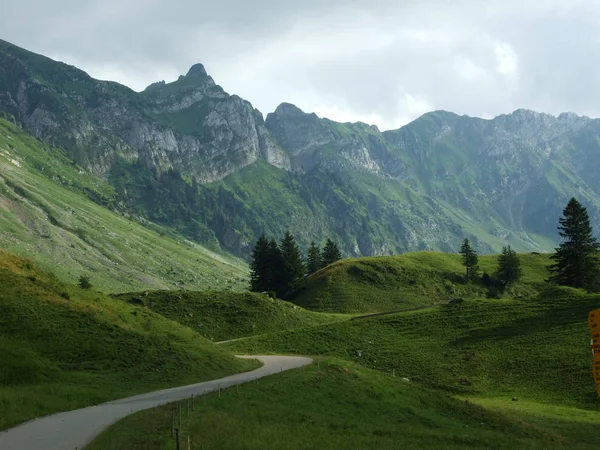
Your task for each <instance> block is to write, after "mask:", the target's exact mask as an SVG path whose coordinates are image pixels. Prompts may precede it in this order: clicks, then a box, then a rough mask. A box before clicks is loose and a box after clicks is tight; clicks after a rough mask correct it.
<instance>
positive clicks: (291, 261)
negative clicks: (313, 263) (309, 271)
mask: <svg viewBox="0 0 600 450" xmlns="http://www.w3.org/2000/svg"><path fill="white" fill-rule="evenodd" d="M279 248H280V250H281V260H282V266H281V269H282V270H281V279H280V281H281V286H280V288H281V292H282V294H284V295H285V294H287V293H290V292H292V291H294V290H295V289H297V288H298V286H299V285H300V282H302V280H303V279H304V275H305V274H306V267H305V266H304V261H302V254H301V253H300V249H299V248H298V245H296V240H295V239H294V236H293V235H292V233H290V232H289V231H287V232H286V233H285V236H284V237H283V239H282V240H281V244H280V246H279Z"/></svg>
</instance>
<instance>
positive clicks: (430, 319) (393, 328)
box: [224, 288, 600, 410]
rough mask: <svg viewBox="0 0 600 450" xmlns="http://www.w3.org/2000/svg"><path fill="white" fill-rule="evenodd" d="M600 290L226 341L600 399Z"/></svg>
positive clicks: (561, 399) (492, 386)
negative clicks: (596, 323)
mask: <svg viewBox="0 0 600 450" xmlns="http://www.w3.org/2000/svg"><path fill="white" fill-rule="evenodd" d="M599 304H600V296H598V295H587V294H585V293H583V292H580V291H577V290H573V289H568V288H554V289H551V290H548V291H545V292H543V293H542V294H541V295H540V296H539V297H533V298H527V299H501V300H467V301H466V302H465V304H464V305H463V306H462V307H461V308H458V307H454V306H436V307H433V308H430V309H425V310H421V311H414V312H407V313H401V314H396V315H391V316H384V317H380V318H370V319H357V320H352V321H346V322H341V323H335V324H332V325H326V326H320V327H315V328H312V329H307V330H295V331H284V332H279V333H271V334H268V335H263V336H256V337H251V338H248V339H243V340H240V341H236V342H231V343H226V344H224V345H225V346H226V347H228V348H230V349H232V350H235V351H238V352H250V353H254V354H257V353H278V354H286V353H290V354H311V355H327V356H338V357H342V358H345V359H349V360H353V361H355V362H357V363H360V364H362V365H364V366H366V367H370V368H374V369H379V370H382V371H385V372H391V371H392V370H395V371H396V374H397V375H398V376H401V377H408V378H410V379H411V380H414V381H416V382H418V383H421V384H423V385H426V386H429V387H433V388H437V389H440V390H443V391H447V392H452V393H460V394H463V395H466V394H470V395H473V396H479V397H486V398H491V397H512V396H517V397H519V398H523V399H525V400H531V401H543V402H550V403H556V404H561V405H572V406H577V407H585V408H592V409H595V410H597V409H599V408H600V403H599V402H598V400H597V399H596V394H595V386H594V382H593V379H592V371H591V363H592V358H591V353H590V347H589V343H590V332H589V330H588V328H587V316H588V313H589V311H590V310H592V309H595V308H597V307H598V305H599Z"/></svg>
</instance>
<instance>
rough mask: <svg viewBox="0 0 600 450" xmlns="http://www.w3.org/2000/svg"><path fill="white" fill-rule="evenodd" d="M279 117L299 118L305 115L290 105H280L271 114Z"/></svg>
mask: <svg viewBox="0 0 600 450" xmlns="http://www.w3.org/2000/svg"><path fill="white" fill-rule="evenodd" d="M272 114H274V115H276V116H281V117H300V116H304V115H306V113H305V112H304V111H302V110H301V109H300V108H298V107H297V106H296V105H292V104H291V103H282V104H280V105H279V106H278V107H277V109H275V111H274V112H273V113H272Z"/></svg>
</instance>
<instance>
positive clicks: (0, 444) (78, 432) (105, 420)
mask: <svg viewBox="0 0 600 450" xmlns="http://www.w3.org/2000/svg"><path fill="white" fill-rule="evenodd" d="M240 358H247V359H258V360H259V361H261V362H262V363H263V366H262V367H260V368H259V369H256V370H253V371H252V372H244V373H239V374H237V375H231V376H229V377H225V378H220V379H218V380H212V381H205V382H203V383H197V384H191V385H188V386H181V387H177V388H171V389H164V390H161V391H155V392H150V393H147V394H142V395H136V396H134V397H128V398H124V399H121V400H115V401H112V402H107V403H102V404H100V405H97V406H90V407H87V408H82V409H76V410H74V411H68V412H62V413H58V414H53V415H51V416H46V417H42V418H40V419H36V420H32V421H30V422H26V423H24V424H22V425H19V426H17V427H15V428H11V429H10V430H7V431H2V432H0V449H2V450H75V449H83V447H85V446H86V445H87V444H89V443H90V442H91V441H92V440H93V439H94V438H95V437H96V436H98V434H100V433H101V432H102V431H103V430H104V429H105V428H107V427H108V426H109V425H112V424H113V423H115V422H117V421H118V420H120V419H122V418H123V417H126V416H128V415H130V414H132V413H134V412H137V411H141V410H144V409H149V408H154V407H155V406H160V405H164V404H166V403H171V402H174V401H177V400H182V399H185V398H189V397H190V396H191V395H192V394H193V395H202V394H206V393H209V392H214V391H217V390H218V389H219V387H221V388H226V387H228V386H234V385H236V384H242V383H246V382H248V381H253V380H256V379H257V378H261V377H265V376H267V375H272V374H275V373H279V372H282V371H284V370H290V369H296V368H299V367H302V366H306V365H308V364H311V363H312V359H310V358H304V357H300V356H240Z"/></svg>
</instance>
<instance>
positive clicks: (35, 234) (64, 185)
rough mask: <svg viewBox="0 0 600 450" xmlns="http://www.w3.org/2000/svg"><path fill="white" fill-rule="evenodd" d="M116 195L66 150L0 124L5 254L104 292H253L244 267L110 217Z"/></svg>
mask: <svg viewBox="0 0 600 450" xmlns="http://www.w3.org/2000/svg"><path fill="white" fill-rule="evenodd" d="M115 195H116V194H115V191H114V189H113V188H112V187H111V186H109V185H108V184H107V183H104V182H103V181H102V180H100V179H99V178H97V177H95V176H94V175H91V174H90V173H89V172H86V171H85V170H84V169H83V168H81V167H79V166H77V165H75V164H73V162H72V161H70V160H69V159H68V158H67V157H66V155H65V154H64V153H63V152H62V151H61V150H59V149H56V148H52V147H49V146H46V145H44V144H41V143H40V142H39V141H37V140H36V139H35V138H33V137H31V136H30V135H28V134H27V133H26V132H25V131H23V130H22V129H20V128H18V127H17V126H16V125H14V124H11V123H9V122H7V121H5V120H3V119H0V248H2V249H3V250H6V251H10V252H11V253H15V254H18V255H19V256H21V257H25V258H31V259H34V260H35V261H36V263H37V264H38V265H39V266H40V267H41V268H43V269H45V270H49V271H50V270H51V271H52V273H54V274H56V276H57V277H58V278H59V279H60V280H62V281H65V282H67V283H75V282H76V281H77V279H78V278H79V276H81V275H88V276H89V277H90V279H91V281H92V284H93V286H94V288H95V289H100V290H101V291H103V292H131V291H133V290H142V289H176V288H179V289H219V290H229V289H233V290H243V289H246V288H247V286H248V281H247V267H245V264H244V263H243V262H242V261H240V260H238V259H234V258H231V257H226V256H223V255H220V254H216V253H214V252H212V251H209V250H207V249H206V248H204V247H202V246H200V245H198V244H196V243H193V242H190V241H186V240H184V239H181V238H180V237H176V236H175V239H174V238H173V237H171V236H169V235H168V234H169V233H168V231H169V230H165V229H162V228H160V227H157V226H152V224H147V225H148V226H147V227H144V226H141V225H140V224H139V223H137V222H136V221H133V220H131V218H128V217H124V216H123V215H122V214H118V213H117V212H114V211H110V210H109V209H107V208H106V206H107V205H110V204H112V203H114V201H113V199H114V197H115ZM90 198H93V199H94V200H95V201H92V200H90ZM103 205H104V206H103ZM149 228H151V229H149Z"/></svg>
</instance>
